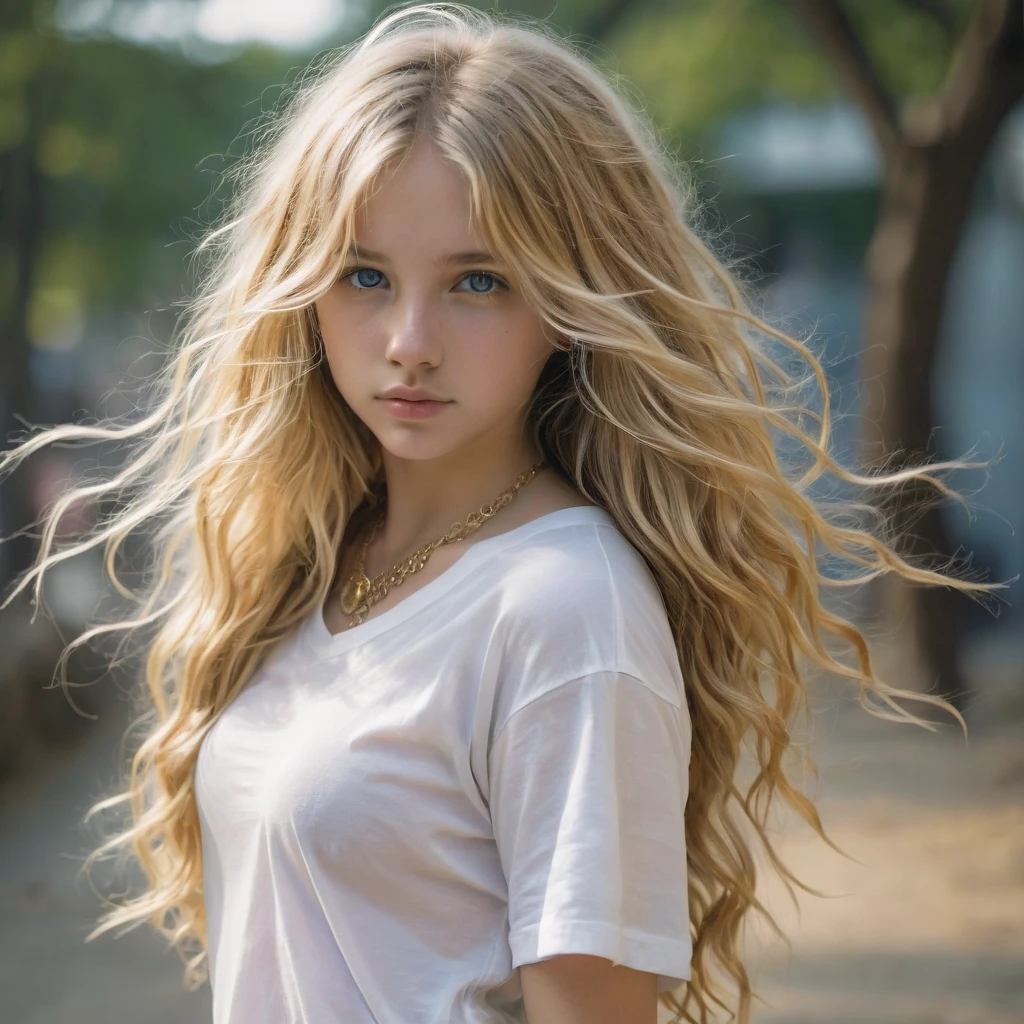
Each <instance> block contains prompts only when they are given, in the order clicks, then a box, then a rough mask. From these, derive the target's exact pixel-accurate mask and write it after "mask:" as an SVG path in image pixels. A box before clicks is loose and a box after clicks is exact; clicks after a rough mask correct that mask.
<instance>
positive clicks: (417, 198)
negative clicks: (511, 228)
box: [353, 141, 489, 259]
mask: <svg viewBox="0 0 1024 1024" xmlns="http://www.w3.org/2000/svg"><path fill="white" fill-rule="evenodd" d="M353 228H354V232H355V241H356V244H357V245H358V246H359V247H360V248H365V249H367V250H375V251H378V252H380V253H383V254H385V255H387V256H389V257H390V258H393V259H397V258H399V257H401V256H402V254H403V253H407V252H414V253H418V254H420V253H424V252H433V253H438V252H443V253H445V254H449V253H454V252H468V251H484V250H487V249H488V248H489V247H488V245H487V244H486V239H485V238H484V236H483V234H482V233H481V232H480V230H479V225H478V223H477V222H476V218H475V216H474V212H473V206H472V195H471V192H470V188H469V183H468V182H467V180H466V177H465V175H464V174H463V172H462V171H461V169H460V168H459V167H457V166H456V165H455V164H454V163H452V161H450V160H448V159H446V158H445V157H444V155H443V154H442V153H441V151H440V150H439V149H438V148H437V146H436V145H434V144H433V143H432V142H429V141H418V142H417V143H416V144H415V145H414V146H413V147H412V149H411V150H410V151H409V152H408V153H407V154H406V155H405V158H404V159H403V160H401V161H399V162H397V163H396V164H393V165H391V166H388V167H385V168H383V169H382V171H381V173H380V175H379V176H378V180H377V182H376V184H375V187H374V188H373V189H372V191H371V192H370V193H369V195H368V196H367V197H366V198H365V199H364V201H363V203H362V204H360V206H359V207H358V209H357V211H356V214H355V218H354V222H353Z"/></svg>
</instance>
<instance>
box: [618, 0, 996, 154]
mask: <svg viewBox="0 0 1024 1024" xmlns="http://www.w3.org/2000/svg"><path fill="white" fill-rule="evenodd" d="M948 6H949V8H950V10H951V11H952V12H953V13H954V15H955V18H956V21H957V23H958V26H962V25H963V23H964V22H965V21H966V19H967V17H968V16H969V15H970V13H971V10H972V9H973V8H974V7H975V6H976V0H957V2H952V3H949V4H948ZM846 8H847V10H848V11H849V13H850V17H851V20H852V21H853V22H854V24H855V26H856V27H857V29H858V31H859V32H860V33H861V37H862V38H863V39H864V41H865V44H866V46H867V48H868V50H869V52H870V53H871V55H872V58H873V59H874V60H875V62H876V64H877V66H878V68H879V73H880V74H881V76H882V79H883V81H884V82H885V83H886V85H887V86H888V88H889V89H890V90H891V91H892V92H893V93H894V94H895V95H896V96H897V97H900V98H906V97H910V96H913V95H917V94H920V93H924V92H930V91H932V90H934V89H935V88H936V87H937V86H938V85H939V83H940V82H941V81H942V78H943V76H944V75H945V73H946V70H947V68H948V66H949V62H950V58H951V54H952V50H953V42H952V40H951V39H950V37H949V36H948V35H947V34H946V33H945V32H944V30H943V29H942V28H941V27H940V25H939V24H938V23H937V22H936V21H934V20H933V19H932V18H931V17H930V16H928V15H927V14H925V13H922V12H921V11H920V10H919V9H917V8H916V7H915V6H914V5H912V4H909V3H903V2H900V0H856V2H853V3H847V4H846ZM610 45H611V48H612V49H613V51H614V53H615V54H616V58H617V59H616V61H615V64H614V65H613V67H612V70H614V71H616V72H617V73H619V74H621V75H623V76H624V77H625V78H626V80H627V81H628V82H630V83H632V84H633V86H635V88H636V89H638V90H639V92H640V93H641V94H642V95H643V96H644V97H645V99H646V101H647V108H648V110H649V112H650V114H651V116H652V117H653V118H654V119H655V121H656V122H657V123H658V124H659V126H660V127H662V128H663V129H665V130H666V131H667V132H669V133H670V134H671V135H673V136H675V137H676V138H677V139H679V140H680V141H681V142H682V147H683V155H684V156H692V155H695V154H696V153H697V152H698V151H702V152H704V153H705V155H706V154H707V149H706V147H707V146H710V145H713V132H714V128H715V127H716V125H718V124H719V123H720V122H721V121H722V119H723V118H725V117H727V116H728V115H729V114H731V113H734V112H736V111H737V110H741V109H743V108H745V107H751V106H756V105H758V104H761V103H765V102H771V101H778V100H785V101H788V102H791V103H795V104H810V103H820V102H822V101H825V100H828V99H829V98H831V97H833V96H836V95H839V94H840V93H841V84H840V83H839V81H838V79H837V78H836V76H835V74H834V72H833V69H832V68H831V66H830V64H829V62H828V60H827V59H826V57H825V56H824V54H823V53H822V52H821V51H820V50H819V48H818V45H817V43H816V41H815V40H814V39H812V38H811V37H810V36H809V35H808V32H807V30H806V28H805V27H804V25H803V23H802V22H801V20H800V19H799V18H798V17H797V16H796V14H794V12H793V11H792V10H791V9H790V7H789V5H788V4H786V3H784V2H783V0H687V2H684V3H678V4H672V5H670V6H668V7H667V8H662V7H660V6H644V7H643V8H642V9H641V10H640V11H639V12H638V14H637V15H636V16H635V17H634V18H632V19H631V20H630V21H629V22H628V23H626V24H624V25H623V26H622V28H621V30H620V31H619V32H617V33H616V34H615V36H614V37H613V38H612V39H611V40H610Z"/></svg>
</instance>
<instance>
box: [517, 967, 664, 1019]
mask: <svg viewBox="0 0 1024 1024" xmlns="http://www.w3.org/2000/svg"><path fill="white" fill-rule="evenodd" d="M519 970H520V978H521V980H522V986H523V1001H524V1003H525V1006H526V1018H527V1020H528V1021H529V1022H530V1024H656V1022H657V1019H658V993H657V975H655V974H651V973H650V972H648V971H636V970H633V968H631V967H624V966H622V965H621V964H619V965H613V964H612V961H611V960H606V959H605V958H604V957H600V956H589V955H587V954H582V953H564V954H561V955H559V956H552V957H548V958H547V959H546V960H538V961H536V962H535V963H532V964H523V966H522V967H521V968H520V969H519Z"/></svg>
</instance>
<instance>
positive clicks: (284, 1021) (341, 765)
mask: <svg viewBox="0 0 1024 1024" xmlns="http://www.w3.org/2000/svg"><path fill="white" fill-rule="evenodd" d="M689 759H690V720H689V717H688V713H687V708H686V701H685V698H684V694H683V680H682V676H681V671H680V667H679V659H678V656H677V654H676V651H675V648H674V645H673V642H672V636H671V633H670V630H669V625H668V618H667V615H666V613H665V607H664V604H663V602H662V599H661V595H660V593H659V591H658V589H657V585H656V583H655V581H654V577H653V576H652V574H651V573H650V570H649V569H648V567H647V565H646V563H645V562H644V560H643V558H642V557H641V556H640V555H639V553H638V552H637V551H636V550H635V549H634V548H633V547H632V546H631V545H630V544H629V542H628V541H627V540H626V539H625V537H624V536H623V535H622V534H621V533H620V532H619V530H618V529H617V527H616V525H615V521H614V519H613V518H612V516H611V515H610V514H609V513H608V512H606V511H605V510H604V509H602V508H598V507H595V506H580V507H574V508H566V509H560V510H558V511H555V512H550V513H548V514H546V515H542V516H540V517H539V518H537V519H535V520H533V521H532V522H529V523H526V524H525V525H522V526H519V527H516V528H514V529H511V530H508V531H506V532H505V533H502V534H500V535H496V536H493V537H489V538H486V539H483V540H480V541H477V542H476V543H475V544H473V545H471V546H469V547H468V550H467V551H466V553H465V554H463V555H462V556H461V557H460V558H459V559H458V560H457V561H456V562H455V563H454V564H453V565H452V566H451V567H449V568H448V569H446V570H445V571H444V572H442V573H441V574H440V575H438V576H437V577H436V578H435V579H433V580H431V581H430V582H428V583H427V584H425V585H424V586H423V587H422V588H421V589H419V590H417V591H414V592H413V593H411V594H410V595H409V596H408V597H407V598H405V599H404V600H402V601H401V602H399V603H398V604H396V605H394V606H392V607H391V608H389V609H387V610H385V611H384V612H381V613H379V614H378V615H377V616H376V617H374V618H371V619H368V620H367V621H366V622H364V623H362V624H360V625H358V626H355V627H353V628H351V629H348V630H346V631H344V632H342V633H339V634H337V635H336V636H332V635H331V633H330V632H329V631H328V629H327V627H326V626H325V624H324V621H323V616H322V613H321V611H320V610H319V609H317V610H316V611H315V612H314V613H313V614H312V615H311V616H310V617H309V618H308V619H307V620H306V621H305V622H304V623H303V624H302V625H301V626H300V627H299V628H298V629H297V630H296V631H295V632H294V633H293V634H292V635H291V636H290V637H288V638H287V639H286V640H284V641H283V642H282V643H281V644H280V645H279V646H278V647H277V648H275V649H274V651H273V652H272V654H271V655H270V657H269V658H268V660H267V661H265V662H264V663H263V665H262V666H261V667H260V668H259V669H258V670H257V672H256V673H254V675H253V676H252V678H251V679H250V680H249V682H248V684H247V685H246V687H245V688H244V689H243V691H242V692H241V693H240V694H239V696H238V697H237V698H236V699H235V700H234V701H233V702H232V703H231V704H230V705H229V706H228V707H227V708H226V709H225V711H224V713H223V714H222V715H221V717H220V719H219V720H218V721H217V723H216V724H215V726H214V727H213V729H212V730H211V731H210V733H209V734H208V735H207V737H206V738H205V739H204V741H203V745H202V748H201V750H200V755H199V760H198V764H197V767H196V794H197V799H198V804H199V814H200V822H201V829H202V845H203V881H204V893H205V900H206V906H207V914H208V922H209V954H210V968H211V983H212V988H213V1004H214V1022H215V1024H298V1022H302V1024H334V1022H337V1024H374V1022H375V1024H497V1022H512V1021H515V1022H523V1021H525V1020H526V1016H525V1013H524V1008H523V1000H522V990H521V988H520V983H519V971H518V969H517V968H518V967H519V966H520V965H521V964H526V963H531V962H533V961H536V960H541V959H543V958H545V957H550V956H553V955H555V954H558V953H590V954H594V955H596V956H601V957H606V958H608V959H609V960H612V961H613V962H614V963H616V964H624V965H626V966H627V967H633V968H636V969H638V970H641V971H650V972H652V973H655V974H658V975H659V976H660V977H659V982H658V988H659V992H660V991H664V990H666V989H668V988H675V987H676V986H678V985H679V984H680V983H681V981H682V980H684V979H688V978H689V977H690V957H691V953H692V949H691V944H690V929H689V914H688V910H687V873H686V843H685V833H684V820H683V812H684V808H685V804H686V798H687V792H688V765H689Z"/></svg>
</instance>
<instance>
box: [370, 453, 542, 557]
mask: <svg viewBox="0 0 1024 1024" xmlns="http://www.w3.org/2000/svg"><path fill="white" fill-rule="evenodd" d="M541 458H542V455H541V453H540V452H539V451H538V450H537V448H536V446H535V445H534V444H532V443H526V442H525V439H524V442H523V443H519V444H509V445H507V446H503V447H502V448H501V449H500V450H498V451H495V449H494V447H493V446H492V447H490V448H489V449H488V450H487V451H486V452H483V451H481V452H466V451H463V450H460V451H458V452H453V453H451V454H450V455H446V456H444V457H443V458H440V459H429V460H417V459H401V458H396V457H395V456H393V455H392V454H391V453H390V452H388V451H387V450H386V449H385V450H383V452H382V459H383V463H384V475H385V479H386V481H387V506H386V515H385V519H384V523H383V525H382V526H381V529H380V530H379V531H378V533H377V538H376V541H375V542H374V547H375V548H377V551H378V557H379V558H380V559H381V560H382V561H386V562H388V563H389V564H390V562H391V561H395V560H397V559H399V558H403V557H405V556H406V555H408V554H410V553H411V552H412V551H414V550H415V549H416V548H418V547H419V546H420V545H421V544H425V543H426V542H427V541H432V540H435V539H436V538H438V537H440V536H442V535H443V534H445V533H446V532H447V531H448V530H449V529H451V527H452V525H453V524H455V523H461V522H464V521H465V519H466V517H467V516H468V515H469V514H470V513H472V512H477V511H478V510H479V509H480V506H481V505H484V504H485V503H487V502H490V501H493V500H494V499H495V498H497V497H498V495H499V494H501V492H502V491H504V490H506V489H508V488H509V487H511V486H512V485H513V484H514V483H515V481H516V478H517V477H518V476H519V474H520V473H525V472H526V471H528V470H529V469H530V467H531V466H533V465H534V464H535V463H537V462H539V461H540V459H541ZM498 514H499V515H500V514H501V513H500V512H499V513H498Z"/></svg>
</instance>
